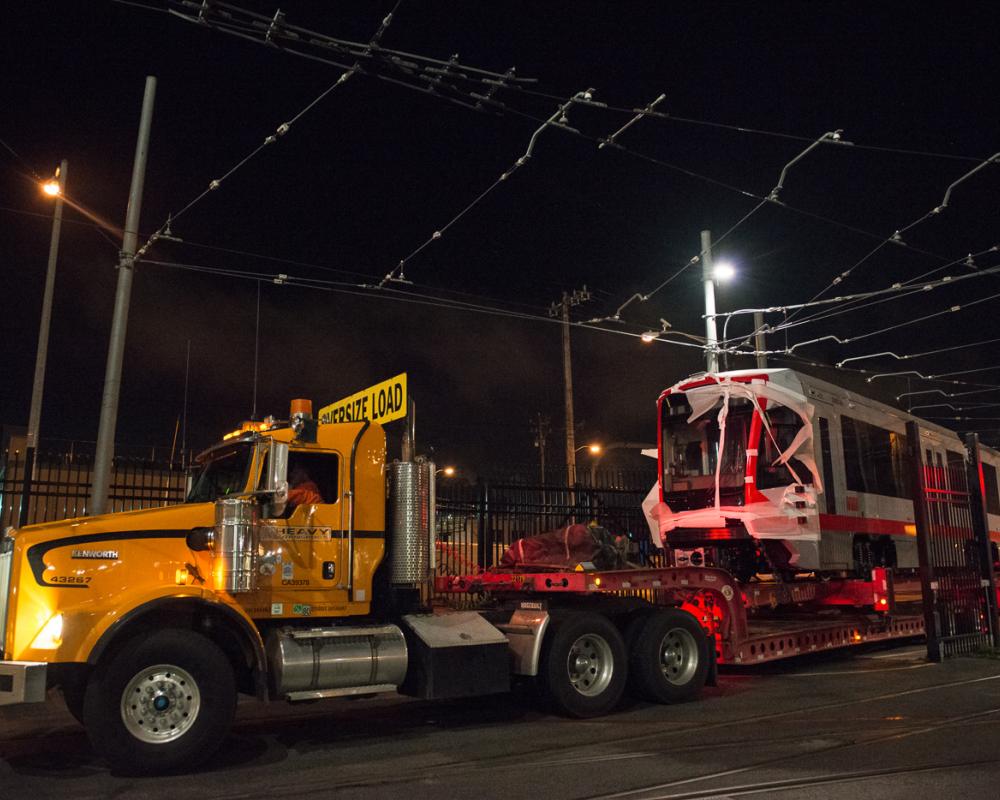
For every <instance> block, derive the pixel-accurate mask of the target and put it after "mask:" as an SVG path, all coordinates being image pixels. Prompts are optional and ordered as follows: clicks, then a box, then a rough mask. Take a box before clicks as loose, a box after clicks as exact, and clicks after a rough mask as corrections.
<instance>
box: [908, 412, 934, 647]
mask: <svg viewBox="0 0 1000 800" xmlns="http://www.w3.org/2000/svg"><path fill="white" fill-rule="evenodd" d="M906 455H907V459H906V461H907V464H908V465H909V470H910V494H911V496H912V497H913V521H914V524H915V526H916V529H917V557H918V559H919V564H920V594H921V599H922V605H923V608H924V630H925V631H926V632H927V658H928V659H930V660H931V661H940V660H941V625H940V619H939V617H938V612H937V602H936V594H937V592H936V591H935V589H936V586H937V582H936V581H935V580H934V565H933V563H932V561H931V552H930V537H931V525H930V520H929V519H928V517H927V484H926V482H925V480H924V469H923V456H921V454H920V426H919V425H918V424H917V423H916V422H913V421H910V422H907V423H906Z"/></svg>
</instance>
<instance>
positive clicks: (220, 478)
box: [187, 442, 253, 503]
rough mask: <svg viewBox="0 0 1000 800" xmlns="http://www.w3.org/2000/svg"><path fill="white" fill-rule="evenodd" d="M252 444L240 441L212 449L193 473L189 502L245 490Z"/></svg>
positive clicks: (202, 501) (203, 500)
mask: <svg viewBox="0 0 1000 800" xmlns="http://www.w3.org/2000/svg"><path fill="white" fill-rule="evenodd" d="M252 458H253V445H252V444H250V443H249V442H241V443H240V444H234V445H232V446H231V447H226V448H221V449H219V450H216V451H215V452H213V453H212V454H211V455H210V456H209V457H208V458H207V459H206V460H205V462H204V463H203V464H202V465H201V470H199V472H198V474H197V475H196V476H195V479H194V484H193V485H192V487H191V493H190V494H189V495H188V498H187V502H189V503H211V502H214V501H215V500H218V499H219V498H220V497H225V496H226V495H229V494H237V493H239V492H242V491H244V490H245V489H246V486H247V478H248V476H249V474H250V462H251V460H252Z"/></svg>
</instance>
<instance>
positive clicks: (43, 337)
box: [17, 158, 69, 527]
mask: <svg viewBox="0 0 1000 800" xmlns="http://www.w3.org/2000/svg"><path fill="white" fill-rule="evenodd" d="M68 169H69V162H68V161H67V160H66V159H65V158H64V159H63V160H62V163H61V164H60V165H59V174H58V175H57V176H56V177H57V178H58V179H59V191H58V193H57V194H56V205H55V209H54V210H53V212H52V237H51V239H50V240H49V264H48V267H47V268H46V270H45V290H44V292H43V294H42V318H41V321H40V322H39V323H38V350H37V352H36V355H35V382H34V384H33V385H32V387H31V408H30V410H29V411H28V436H27V440H26V442H25V448H24V481H23V483H22V486H21V509H20V512H19V513H18V520H17V524H18V527H23V526H24V525H27V523H28V504H29V502H30V500H31V484H32V482H33V480H34V477H35V475H34V473H35V452H36V450H37V448H38V427H39V422H40V420H41V417H42V395H43V394H44V393H45V364H46V361H47V360H48V355H49V327H50V325H51V322H52V296H53V295H54V294H55V286H56V263H57V261H58V260H59V235H60V233H61V232H62V215H63V194H65V192H66V172H67V170H68Z"/></svg>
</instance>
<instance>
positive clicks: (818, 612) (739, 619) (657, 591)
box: [435, 567, 924, 664]
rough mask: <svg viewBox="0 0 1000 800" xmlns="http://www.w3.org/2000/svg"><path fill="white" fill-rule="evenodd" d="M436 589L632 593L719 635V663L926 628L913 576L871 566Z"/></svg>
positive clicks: (607, 575) (487, 575)
mask: <svg viewBox="0 0 1000 800" xmlns="http://www.w3.org/2000/svg"><path fill="white" fill-rule="evenodd" d="M435 588H436V589H437V591H439V592H450V593H473V594H476V593H487V592H488V593H490V594H492V595H494V596H500V597H507V598H510V597H519V598H521V599H524V600H526V599H529V598H532V599H541V600H544V598H545V597H547V596H548V597H552V596H554V595H567V594H569V595H577V596H580V595H600V594H606V595H619V596H621V595H623V594H625V595H635V596H640V597H643V598H645V599H647V600H648V601H649V602H651V603H653V604H655V605H665V606H679V607H680V608H683V609H684V610H685V611H688V612H690V613H691V614H693V615H694V616H695V617H696V618H697V619H698V620H699V621H700V622H701V624H702V626H703V627H704V628H705V631H706V633H707V634H708V635H709V637H710V640H714V642H715V656H716V660H717V662H718V663H720V664H751V663H760V662H764V661H774V660H776V659H779V658H788V657H790V656H796V655H801V654H804V653H810V652H816V651H820V650H829V649H835V648H841V647H850V646H853V645H859V644H864V643H866V642H874V641H883V640H888V639H901V638H907V637H913V636H920V635H922V634H923V633H924V618H923V615H922V613H921V611H920V607H919V605H914V604H913V603H914V601H919V599H920V586H919V582H918V581H916V580H915V579H906V580H905V581H900V580H894V578H893V575H892V571H891V570H888V569H882V568H876V569H875V570H873V572H872V580H870V581H861V580H847V579H845V580H831V581H819V580H816V581H812V580H803V581H793V582H789V583H782V582H779V581H774V582H771V581H762V582H759V583H758V582H752V583H746V584H740V583H738V582H737V581H736V580H735V579H734V578H733V576H732V575H730V574H729V573H728V572H725V571H723V570H720V569H713V568H707V567H705V568H702V567H665V568H648V569H628V570H616V571H586V572H582V571H570V572H567V571H552V572H539V571H535V572H529V571H510V572H483V573H479V574H476V575H458V576H440V577H438V578H437V579H436V581H435Z"/></svg>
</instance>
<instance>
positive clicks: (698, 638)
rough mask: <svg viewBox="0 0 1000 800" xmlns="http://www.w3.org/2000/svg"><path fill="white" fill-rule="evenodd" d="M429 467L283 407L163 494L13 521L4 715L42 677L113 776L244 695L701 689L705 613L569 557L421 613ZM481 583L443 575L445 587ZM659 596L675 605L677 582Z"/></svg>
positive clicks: (369, 428) (430, 554)
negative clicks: (614, 588)
mask: <svg viewBox="0 0 1000 800" xmlns="http://www.w3.org/2000/svg"><path fill="white" fill-rule="evenodd" d="M404 441H406V442H408V443H410V444H411V445H412V435H410V436H408V437H406V438H405V439H404ZM408 452H412V446H409V447H405V448H404V455H408ZM434 475H435V469H434V464H433V462H431V461H429V460H426V459H420V458H413V459H408V460H402V461H393V462H391V463H387V460H386V438H385V434H384V431H383V429H382V427H381V425H379V424H377V423H372V422H368V421H361V422H336V423H330V424H322V425H320V424H317V421H316V420H315V419H314V418H313V417H312V411H311V404H308V401H294V402H293V405H292V414H291V417H290V421H289V422H288V423H282V424H279V423H273V424H267V425H264V426H259V425H258V426H253V427H252V428H251V429H250V430H244V431H241V432H234V434H230V435H229V436H227V437H226V438H225V440H224V441H222V442H221V443H219V444H218V445H216V446H215V447H212V448H210V449H209V450H207V451H205V452H204V453H203V454H202V455H201V456H200V471H199V472H198V473H197V475H196V476H195V478H194V480H193V483H192V486H191V489H190V492H189V494H188V497H187V499H186V501H185V502H184V503H182V504H180V505H176V506H169V507H165V508H155V509H148V510H142V511H132V512H126V513H119V514H106V515H101V516H94V517H81V518H77V519H68V520H63V521H60V522H52V523H45V524H41V525H30V526H27V527H24V528H22V529H20V530H17V531H12V530H8V531H7V532H5V533H4V535H3V537H2V538H0V651H2V652H0V705H10V704H14V703H28V702H40V701H43V700H44V699H45V698H46V691H47V689H48V688H51V687H54V686H58V687H60V688H61V690H62V693H63V695H64V697H65V700H66V704H67V707H68V708H69V710H70V711H71V713H72V714H73V715H74V716H75V717H76V718H77V719H78V720H79V721H80V722H81V723H82V724H83V725H84V727H85V728H86V730H87V733H88V736H89V738H90V740H91V742H92V744H93V746H94V748H95V750H97V751H98V752H100V753H101V754H103V755H104V756H105V757H106V758H107V759H108V761H109V762H110V763H111V764H112V766H113V767H114V768H116V769H118V770H119V771H125V772H159V771H164V770H172V769H179V768H180V769H190V768H192V767H194V766H195V765H197V764H198V763H200V762H202V761H204V760H206V759H207V758H209V757H210V756H211V755H212V754H213V753H214V752H215V751H216V750H217V749H218V747H219V746H220V745H221V744H222V742H223V741H224V740H225V737H226V735H227V732H228V730H229V728H230V726H231V724H232V721H233V718H234V713H235V707H236V700H237V696H238V695H239V694H247V695H252V696H256V697H257V698H258V699H260V700H281V699H283V700H287V701H292V702H294V701H303V700H316V699H321V698H326V697H337V696H349V695H371V694H375V693H378V692H390V691H399V692H401V693H403V694H408V695H411V696H415V697H420V698H423V699H440V698H452V697H467V696H474V695H483V694H494V693H499V692H505V691H508V690H509V688H510V684H511V676H512V675H514V676H523V677H524V678H526V679H537V681H538V682H539V683H540V685H541V687H542V688H543V689H544V690H545V692H546V694H547V696H548V697H549V698H550V700H551V701H552V704H553V705H554V706H555V708H556V709H557V710H559V711H562V712H563V713H566V714H568V715H570V716H581V717H586V716H596V715H599V714H603V713H607V712H608V711H610V710H611V709H612V708H614V707H615V705H616V704H617V703H618V701H619V700H620V698H621V696H622V692H623V691H624V689H625V686H626V681H627V680H632V679H634V680H635V681H637V683H636V684H635V685H636V686H637V687H638V689H639V691H641V692H642V693H644V694H645V695H646V696H649V697H651V698H652V699H655V700H658V701H659V702H673V701H676V700H684V699H689V698H691V697H693V696H694V695H696V694H697V693H698V692H699V691H700V689H701V687H702V685H703V684H704V683H705V679H706V675H707V674H708V670H709V664H710V653H711V650H710V647H709V644H708V639H707V636H706V633H705V631H704V630H703V628H702V625H703V622H701V621H700V620H699V619H696V617H695V616H693V615H692V614H691V613H688V612H687V611H683V610H681V609H680V608H661V607H657V606H656V605H655V604H654V603H653V602H651V601H649V600H643V599H641V598H638V597H635V596H633V595H634V593H633V592H626V593H625V595H624V596H621V597H619V596H617V595H616V596H612V595H611V594H607V593H606V592H605V591H604V589H603V588H602V579H601V578H593V579H590V578H588V577H587V575H586V572H585V571H584V572H581V571H580V569H585V567H584V566H583V565H578V566H577V568H576V571H571V572H569V573H565V574H563V573H560V574H559V575H557V576H549V577H547V576H546V575H545V574H524V573H522V574H515V575H513V576H511V575H507V576H506V577H502V578H501V579H500V582H501V583H503V584H505V585H506V584H509V585H510V586H509V587H508V588H509V590H508V591H507V593H506V595H505V596H506V600H504V599H503V596H504V595H502V594H495V595H494V596H495V597H499V598H500V602H497V603H494V604H493V605H492V606H491V607H489V608H486V607H484V608H483V609H482V610H480V611H452V610H448V609H440V608H438V609H434V610H433V611H432V610H431V609H430V608H429V607H428V605H427V601H428V596H429V595H428V592H429V589H430V586H431V578H432V575H433V571H434V568H435V563H434V562H435V548H436V542H435V533H434V518H435V490H434ZM289 484H291V485H289ZM590 569H593V566H592V565H591V567H590ZM608 574H609V575H610V573H608ZM622 574H624V573H620V574H619V577H618V578H616V579H615V580H617V581H618V583H622V584H623V585H626V586H627V580H626V578H622V577H620V576H621V575H622ZM654 577H655V580H656V584H655V585H656V586H661V585H662V586H666V585H667V584H666V583H661V580H660V579H661V577H662V576H659V575H657V576H654ZM722 577H723V576H722V575H721V573H720V574H719V577H718V578H716V577H713V576H709V577H708V578H706V580H712V581H719V580H722ZM489 579H490V575H489V574H487V573H480V574H477V575H473V576H469V578H468V579H467V578H465V577H462V576H454V577H453V578H449V579H447V580H445V579H444V578H443V577H440V576H439V578H438V580H439V581H442V580H445V582H446V583H449V582H450V583H449V586H448V587H446V588H444V591H456V592H467V591H475V592H482V591H483V581H487V582H488V581H489ZM667 580H668V579H667V578H666V577H663V581H667ZM670 580H672V581H673V582H674V583H675V584H676V585H677V586H682V585H683V586H684V587H687V586H688V581H687V580H686V579H685V580H684V581H679V579H678V578H677V576H674V577H672V578H670ZM609 585H610V584H609ZM616 585H617V584H616ZM718 585H721V584H712V586H713V587H714V588H718ZM439 590H440V587H439ZM500 590H501V587H500V586H499V585H498V586H497V587H496V591H497V592H500ZM539 592H541V593H539ZM551 592H556V594H555V595H553V594H551ZM661 594H662V595H663V598H665V600H664V599H661V600H660V601H659V602H660V604H661V605H671V606H680V605H681V604H682V603H683V602H684V598H685V597H686V596H687V594H688V590H687V588H685V589H684V591H683V592H674V593H667V592H661ZM733 596H734V595H733V593H732V592H730V594H729V598H730V599H732V597H733ZM720 597H721V595H720ZM630 676H631V678H630Z"/></svg>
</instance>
